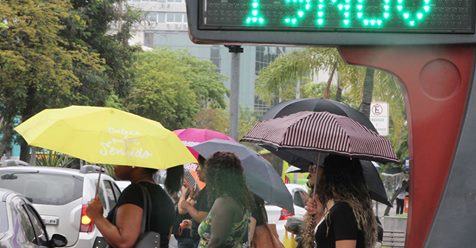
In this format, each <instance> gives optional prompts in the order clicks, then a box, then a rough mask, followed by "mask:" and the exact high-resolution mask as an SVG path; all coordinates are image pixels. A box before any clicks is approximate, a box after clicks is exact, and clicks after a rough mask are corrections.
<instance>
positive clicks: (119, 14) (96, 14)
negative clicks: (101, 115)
mask: <svg viewBox="0 0 476 248" xmlns="http://www.w3.org/2000/svg"><path fill="white" fill-rule="evenodd" d="M71 3H72V7H73V8H72V9H71V11H70V13H71V14H70V16H69V17H68V18H66V19H65V24H66V26H67V28H66V29H64V30H63V32H62V35H63V36H64V37H65V38H66V39H68V40H69V41H70V42H72V43H74V44H77V43H80V44H82V45H83V46H86V47H88V48H90V49H93V50H94V51H96V52H97V53H99V54H100V56H101V58H102V59H103V60H104V61H105V71H104V73H102V74H97V73H92V72H91V71H90V70H85V69H84V68H82V67H75V69H76V74H77V75H81V76H80V79H83V80H86V81H87V82H88V83H87V84H82V87H80V88H78V89H77V92H78V93H79V94H78V96H80V98H79V99H76V100H77V101H79V102H81V103H83V104H92V105H103V104H104V103H105V100H106V99H107V97H108V95H109V94H110V93H111V92H112V91H113V92H114V93H112V94H117V95H118V96H119V98H120V99H123V98H124V97H126V96H127V95H128V93H129V90H130V84H131V83H132V81H133V78H134V73H133V70H132V64H133V62H134V53H135V52H137V51H139V48H138V47H131V46H129V44H128V40H129V38H130V37H131V27H132V25H133V24H134V23H135V22H137V21H138V20H139V19H140V16H141V13H140V11H138V10H135V9H133V8H131V7H130V6H128V5H127V3H126V1H124V0H107V1H106V0H89V1H84V0H72V1H71Z"/></svg>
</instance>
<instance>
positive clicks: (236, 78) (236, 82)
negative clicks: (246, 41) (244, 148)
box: [226, 46, 243, 140]
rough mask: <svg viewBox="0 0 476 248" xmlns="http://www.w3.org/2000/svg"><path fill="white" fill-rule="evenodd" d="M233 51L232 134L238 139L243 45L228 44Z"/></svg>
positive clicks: (231, 81) (231, 51) (231, 84)
mask: <svg viewBox="0 0 476 248" xmlns="http://www.w3.org/2000/svg"><path fill="white" fill-rule="evenodd" d="M226 47H227V48H228V52H230V53H231V78H230V136H231V137H232V138H233V139H235V140H237V139H238V120H239V114H240V107H239V106H240V101H239V96H240V53H243V48H242V47H241V46H226Z"/></svg>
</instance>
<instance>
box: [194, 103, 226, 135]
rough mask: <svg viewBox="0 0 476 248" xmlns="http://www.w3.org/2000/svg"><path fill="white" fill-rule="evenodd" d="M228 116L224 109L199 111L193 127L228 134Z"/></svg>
mask: <svg viewBox="0 0 476 248" xmlns="http://www.w3.org/2000/svg"><path fill="white" fill-rule="evenodd" d="M228 120H229V115H228V113H227V112H226V111H225V110H224V109H216V108H206V109H201V110H200V111H199V112H198V113H197V115H196V116H195V127H197V128H204V129H210V130H215V131H218V132H222V133H228V131H229V130H228V129H229V122H228Z"/></svg>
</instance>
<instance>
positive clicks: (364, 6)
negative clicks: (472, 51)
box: [199, 0, 475, 33]
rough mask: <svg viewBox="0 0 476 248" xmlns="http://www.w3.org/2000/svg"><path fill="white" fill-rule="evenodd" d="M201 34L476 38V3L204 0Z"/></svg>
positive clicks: (435, 0)
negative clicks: (380, 34)
mask: <svg viewBox="0 0 476 248" xmlns="http://www.w3.org/2000/svg"><path fill="white" fill-rule="evenodd" d="M199 1H201V2H199V4H200V8H201V11H200V13H201V14H200V18H201V22H200V24H199V28H201V29H215V28H217V29H220V30H276V31H285V30H291V31H313V32H316V31H333V32H335V31H345V32H349V31H355V32H366V31H380V32H416V33H418V32H420V33H473V32H474V27H473V26H474V23H475V22H474V19H473V18H474V13H473V11H474V9H475V6H474V5H475V1H473V0H451V1H449V0H226V1H225V0H199Z"/></svg>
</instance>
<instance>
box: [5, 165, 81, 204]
mask: <svg viewBox="0 0 476 248" xmlns="http://www.w3.org/2000/svg"><path fill="white" fill-rule="evenodd" d="M0 188H6V189H10V190H12V191H15V192H18V193H20V194H22V195H24V196H26V197H27V198H28V199H29V200H30V201H31V202H32V203H36V204H47V205H64V204H67V203H69V202H72V201H74V200H76V199H78V198H80V197H82V195H83V178H78V177H74V176H71V175H58V174H48V173H38V172H37V171H36V172H15V171H2V173H1V174H0Z"/></svg>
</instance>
